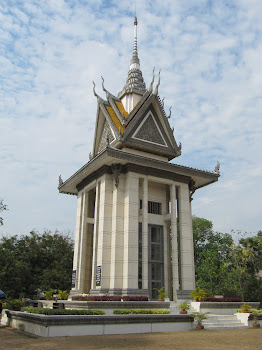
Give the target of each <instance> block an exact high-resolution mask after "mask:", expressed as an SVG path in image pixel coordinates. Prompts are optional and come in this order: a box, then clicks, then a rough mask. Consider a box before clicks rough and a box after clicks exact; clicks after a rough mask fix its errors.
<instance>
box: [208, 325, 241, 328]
mask: <svg viewBox="0 0 262 350" xmlns="http://www.w3.org/2000/svg"><path fill="white" fill-rule="evenodd" d="M204 327H205V329H236V328H237V329H243V328H248V327H247V326H244V325H241V326H229V325H225V326H222V325H219V326H217V325H212V326H211V325H204Z"/></svg>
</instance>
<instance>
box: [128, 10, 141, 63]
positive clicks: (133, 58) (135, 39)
mask: <svg viewBox="0 0 262 350" xmlns="http://www.w3.org/2000/svg"><path fill="white" fill-rule="evenodd" d="M133 68H137V69H140V61H139V58H138V51H137V17H136V16H135V20H134V45H133V55H132V58H131V62H130V69H133Z"/></svg>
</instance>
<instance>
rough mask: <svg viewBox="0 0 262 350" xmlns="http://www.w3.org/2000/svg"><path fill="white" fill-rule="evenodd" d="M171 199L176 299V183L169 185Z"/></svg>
mask: <svg viewBox="0 0 262 350" xmlns="http://www.w3.org/2000/svg"><path fill="white" fill-rule="evenodd" d="M170 200H171V237H172V276H173V286H172V287H173V300H176V291H177V290H178V289H179V269H178V244H177V213H176V185H175V184H174V183H173V184H172V185H171V186H170Z"/></svg>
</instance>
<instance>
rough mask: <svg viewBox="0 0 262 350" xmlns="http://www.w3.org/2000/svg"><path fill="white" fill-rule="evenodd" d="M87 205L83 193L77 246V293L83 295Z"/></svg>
mask: <svg viewBox="0 0 262 350" xmlns="http://www.w3.org/2000/svg"><path fill="white" fill-rule="evenodd" d="M87 203H88V194H87V192H86V191H84V192H83V199H82V215H81V220H80V233H81V236H80V237H81V238H80V242H79V243H80V245H79V266H78V278H79V279H78V289H79V293H84V292H85V290H84V288H85V287H84V286H85V269H86V247H87V222H86V221H87Z"/></svg>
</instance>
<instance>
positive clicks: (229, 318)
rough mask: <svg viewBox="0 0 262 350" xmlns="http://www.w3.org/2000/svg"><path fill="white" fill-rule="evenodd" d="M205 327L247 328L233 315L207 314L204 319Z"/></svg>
mask: <svg viewBox="0 0 262 350" xmlns="http://www.w3.org/2000/svg"><path fill="white" fill-rule="evenodd" d="M202 323H203V326H204V327H205V329H230V328H247V326H245V325H244V324H243V323H242V322H241V321H240V320H238V319H237V317H236V316H235V315H214V314H213V315H212V314H211V315H208V318H207V319H206V320H204V321H203V322H202Z"/></svg>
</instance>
